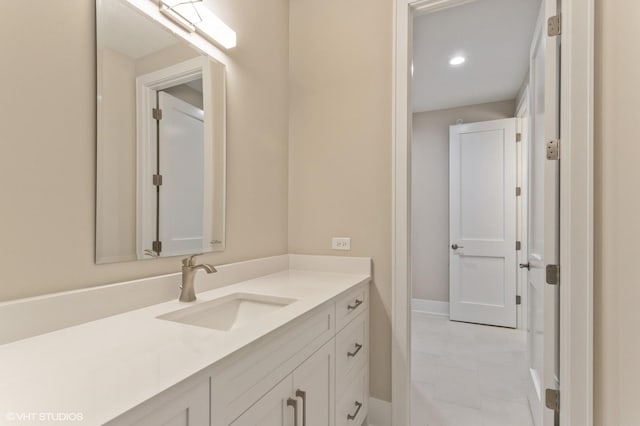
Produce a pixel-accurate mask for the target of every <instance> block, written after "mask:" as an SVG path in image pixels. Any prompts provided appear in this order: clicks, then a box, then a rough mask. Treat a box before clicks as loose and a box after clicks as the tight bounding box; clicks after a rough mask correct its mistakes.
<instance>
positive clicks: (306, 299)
mask: <svg viewBox="0 0 640 426" xmlns="http://www.w3.org/2000/svg"><path fill="white" fill-rule="evenodd" d="M252 262H262V263H259V267H256V265H257V264H258V263H256V264H254V263H252ZM252 268H253V269H254V270H255V271H254V272H253V275H254V276H255V275H259V276H255V277H253V278H250V279H244V277H246V276H250V275H251V272H247V270H251V269H252ZM218 269H219V271H220V272H219V274H220V275H218V274H211V275H205V274H200V275H198V277H197V280H196V292H197V295H198V299H197V301H196V302H194V303H181V302H178V301H177V300H171V301H168V302H164V303H160V304H156V305H152V306H147V307H143V308H140V309H136V310H133V311H128V312H123V313H120V314H118V315H113V316H109V317H106V318H102V319H96V320H94V321H90V322H86V323H83V324H78V325H75V326H72V327H66V328H63V329H59V330H56V331H51V332H49V333H45V334H41V335H38V336H33V337H29V338H25V339H22V340H18V341H14V342H11V343H6V344H4V345H2V346H0V359H2V361H3V362H2V364H1V365H0V374H2V376H3V382H2V384H0V401H2V406H0V409H2V410H4V411H6V412H5V413H0V415H17V414H19V413H29V412H34V411H37V412H54V413H61V412H62V413H70V412H73V413H78V414H81V415H82V419H83V421H82V422H75V424H91V425H93V424H109V425H131V424H136V425H149V426H151V425H154V426H156V425H165V424H166V425H191V426H200V425H215V426H218V425H235V426H240V425H257V424H268V425H300V426H307V425H308V426H314V425H318V426H320V425H323V426H325V425H336V426H342V425H344V426H346V425H357V426H360V425H361V424H362V423H363V421H364V419H365V417H366V415H367V409H368V397H369V395H368V393H369V392H368V388H369V385H368V379H369V362H368V361H369V310H368V308H369V281H370V259H369V258H345V257H330V256H302V255H285V256H277V257H275V258H269V259H267V260H266V262H265V260H259V261H249V262H242V263H241V264H235V265H224V266H222V267H220V268H218ZM278 269H279V270H278ZM264 272H266V273H264ZM263 273H264V274H263ZM247 274H249V275H247ZM174 275H175V277H176V278H178V277H179V276H178V275H177V274H172V276H174ZM216 275H218V276H217V277H216ZM162 278H163V279H165V280H166V278H167V277H162ZM238 279H240V280H239V281H236V280H238ZM151 280H153V279H151ZM147 281H148V280H147ZM178 281H179V280H177V281H176V283H175V285H176V290H177V284H178ZM234 281H236V282H234ZM127 284H128V285H130V286H132V287H133V286H134V285H141V283H140V282H132V283H125V284H124V285H123V284H120V285H118V286H119V287H118V288H117V289H116V290H113V289H112V291H121V292H123V293H122V294H124V291H126V290H127V288H126V285H127ZM144 284H145V285H147V284H148V283H144ZM158 284H159V286H162V285H163V284H161V283H160V282H159V281H158ZM104 290H105V289H103V288H98V289H95V290H93V291H97V292H100V291H104ZM129 290H133V288H130V289H129ZM198 290H201V291H198ZM91 291H92V289H88V290H82V291H80V292H72V293H74V294H73V297H75V300H76V301H77V300H78V297H80V298H82V297H85V298H89V297H96V296H97V295H93V296H92V295H91V294H90V292H91ZM81 292H84V293H86V294H81V295H78V294H77V293H81ZM98 296H99V295H98ZM176 296H177V291H176ZM56 297H58V300H57V301H45V302H46V303H50V304H51V303H54V304H55V303H57V304H58V305H59V306H62V304H63V303H65V302H64V295H58V296H56ZM69 300H71V299H69ZM33 302H35V303H38V300H35V301H33ZM39 302H40V303H42V300H40V301H39ZM15 303H16V302H13V303H12V304H13V305H15ZM21 303H22V304H23V306H21V309H22V310H23V311H24V312H27V311H28V310H29V309H33V306H29V305H28V303H29V302H28V301H23V302H21ZM92 303H96V302H95V301H94V302H92ZM52 306H53V305H50V306H49V308H51V307H52ZM12 308H13V309H14V312H15V311H16V307H15V306H13V307H12ZM7 309H8V308H7V306H1V305H0V319H2V315H3V312H4V311H6V310H7ZM67 309H69V310H72V309H73V307H70V306H69V307H67ZM4 379H6V380H4ZM34 423H37V424H42V422H34ZM21 424H24V423H21ZM27 424H28V423H27Z"/></svg>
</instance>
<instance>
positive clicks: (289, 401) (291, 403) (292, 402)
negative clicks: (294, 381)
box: [287, 398, 298, 426]
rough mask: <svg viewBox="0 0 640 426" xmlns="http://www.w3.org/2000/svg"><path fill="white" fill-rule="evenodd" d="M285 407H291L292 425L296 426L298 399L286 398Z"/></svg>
mask: <svg viewBox="0 0 640 426" xmlns="http://www.w3.org/2000/svg"><path fill="white" fill-rule="evenodd" d="M287 407H293V426H298V400H297V399H293V398H289V399H287Z"/></svg>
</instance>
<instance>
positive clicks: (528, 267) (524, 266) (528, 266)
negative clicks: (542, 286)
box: [520, 263, 531, 271]
mask: <svg viewBox="0 0 640 426" xmlns="http://www.w3.org/2000/svg"><path fill="white" fill-rule="evenodd" d="M520 268H521V269H525V268H526V269H527V271H529V270H530V269H531V265H530V264H529V263H521V264H520Z"/></svg>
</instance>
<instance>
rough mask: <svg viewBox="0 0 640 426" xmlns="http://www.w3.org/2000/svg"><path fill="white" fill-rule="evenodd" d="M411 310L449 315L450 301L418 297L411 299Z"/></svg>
mask: <svg viewBox="0 0 640 426" xmlns="http://www.w3.org/2000/svg"><path fill="white" fill-rule="evenodd" d="M411 310H412V311H413V312H421V313H425V314H431V315H441V316H445V317H448V316H449V302H442V301H440V300H429V299H416V298H415V297H414V298H413V299H412V301H411Z"/></svg>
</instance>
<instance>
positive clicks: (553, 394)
mask: <svg viewBox="0 0 640 426" xmlns="http://www.w3.org/2000/svg"><path fill="white" fill-rule="evenodd" d="M544 405H545V406H546V407H547V408H548V409H549V410H553V411H560V391H559V390H557V389H545V390H544Z"/></svg>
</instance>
